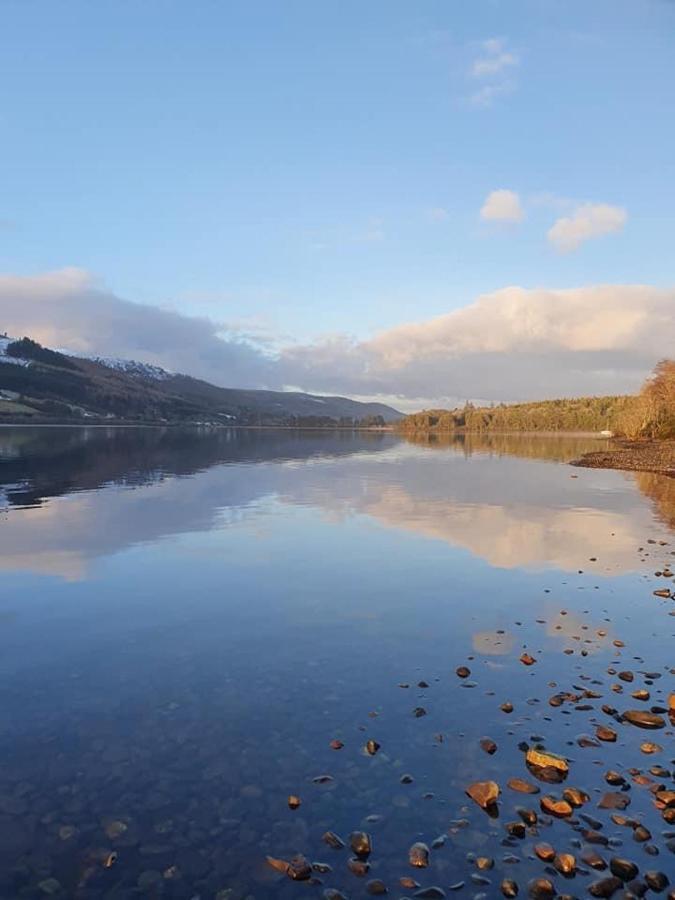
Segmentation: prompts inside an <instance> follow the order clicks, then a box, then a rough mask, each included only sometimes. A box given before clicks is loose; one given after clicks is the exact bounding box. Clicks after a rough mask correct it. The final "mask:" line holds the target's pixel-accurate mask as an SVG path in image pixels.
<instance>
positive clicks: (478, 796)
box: [466, 781, 500, 811]
mask: <svg viewBox="0 0 675 900" xmlns="http://www.w3.org/2000/svg"><path fill="white" fill-rule="evenodd" d="M466 793H467V794H468V795H469V797H471V799H472V800H473V801H474V803H477V804H478V806H480V808H481V809H484V810H486V811H487V810H489V809H495V808H496V805H497V799H498V797H499V794H500V790H499V785H498V784H497V782H496V781H476V782H474V783H473V784H470V785H469V787H468V788H467V789H466Z"/></svg>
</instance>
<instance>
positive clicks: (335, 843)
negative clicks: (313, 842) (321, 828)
mask: <svg viewBox="0 0 675 900" xmlns="http://www.w3.org/2000/svg"><path fill="white" fill-rule="evenodd" d="M321 840H322V841H323V842H324V844H328V846H329V847H332V848H333V849H334V850H342V848H343V847H344V845H345V842H344V841H343V840H342V838H341V837H340V836H339V835H337V834H335V832H334V831H326V832H325V834H324V835H323V836H322V838H321Z"/></svg>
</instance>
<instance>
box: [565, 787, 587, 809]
mask: <svg viewBox="0 0 675 900" xmlns="http://www.w3.org/2000/svg"><path fill="white" fill-rule="evenodd" d="M563 799H564V800H567V802H568V803H569V804H570V805H571V806H574V807H576V808H578V807H580V806H583V805H584V804H585V803H588V802H589V800H590V799H591V798H590V797H589V796H588V794H587V793H586V792H585V791H580V790H579V788H573V787H568V788H565V790H564V791H563Z"/></svg>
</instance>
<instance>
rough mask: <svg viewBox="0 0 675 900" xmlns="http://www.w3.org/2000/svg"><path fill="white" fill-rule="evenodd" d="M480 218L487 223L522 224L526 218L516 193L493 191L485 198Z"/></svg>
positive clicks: (503, 190)
mask: <svg viewBox="0 0 675 900" xmlns="http://www.w3.org/2000/svg"><path fill="white" fill-rule="evenodd" d="M480 217H481V219H483V220H484V221H486V222H522V221H523V219H524V218H525V210H524V209H523V206H522V203H521V202H520V197H519V196H518V194H517V193H516V192H515V191H509V190H505V189H503V188H502V189H500V190H497V191H491V192H490V193H489V194H488V195H487V197H486V198H485V202H484V203H483V205H482V207H481V210H480Z"/></svg>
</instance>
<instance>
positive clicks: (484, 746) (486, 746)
mask: <svg viewBox="0 0 675 900" xmlns="http://www.w3.org/2000/svg"><path fill="white" fill-rule="evenodd" d="M480 747H481V750H484V751H485V752H486V753H489V754H490V756H492V754H493V753H496V751H497V745H496V744H495V742H494V741H493V740H492V739H491V738H481V741H480Z"/></svg>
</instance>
